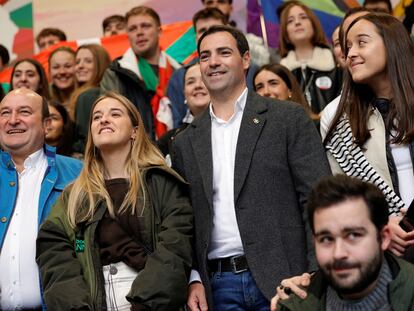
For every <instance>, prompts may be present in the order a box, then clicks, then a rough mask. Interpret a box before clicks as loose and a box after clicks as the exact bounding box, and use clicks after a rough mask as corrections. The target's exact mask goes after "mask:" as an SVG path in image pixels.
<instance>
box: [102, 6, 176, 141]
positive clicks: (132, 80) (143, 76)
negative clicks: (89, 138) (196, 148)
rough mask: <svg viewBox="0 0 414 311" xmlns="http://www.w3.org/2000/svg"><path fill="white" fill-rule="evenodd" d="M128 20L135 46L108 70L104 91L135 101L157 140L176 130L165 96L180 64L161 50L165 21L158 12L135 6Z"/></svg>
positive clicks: (150, 133)
mask: <svg viewBox="0 0 414 311" xmlns="http://www.w3.org/2000/svg"><path fill="white" fill-rule="evenodd" d="M125 20H126V23H127V33H128V39H129V44H130V46H131V47H130V48H129V49H128V50H127V51H126V52H125V54H124V55H123V56H121V57H119V58H117V59H115V60H114V61H113V62H112V63H111V65H110V66H109V68H108V69H107V70H106V72H105V74H104V76H103V78H102V81H101V90H102V91H116V92H118V93H120V94H122V95H124V96H125V97H127V98H128V99H129V100H130V101H132V103H133V104H134V105H135V106H136V107H137V108H138V110H139V112H140V113H141V116H142V119H143V122H144V126H145V129H146V131H147V133H148V134H149V135H150V137H151V138H152V139H154V140H155V139H157V138H159V137H161V136H162V134H164V133H165V132H166V131H167V130H168V129H172V127H173V120H172V112H171V108H170V102H169V100H168V98H166V97H165V95H166V93H167V86H168V81H169V80H170V77H171V75H172V73H173V72H174V70H175V69H178V68H180V64H178V63H177V62H176V61H175V60H174V59H172V58H171V57H169V56H168V55H167V54H166V53H165V52H164V51H162V50H161V49H160V45H159V39H160V35H161V21H160V17H159V15H158V14H157V12H155V10H154V9H152V8H150V7H146V6H137V7H134V8H132V9H131V10H130V11H128V12H127V13H126V16H125Z"/></svg>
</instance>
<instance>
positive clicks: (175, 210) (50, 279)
mask: <svg viewBox="0 0 414 311" xmlns="http://www.w3.org/2000/svg"><path fill="white" fill-rule="evenodd" d="M142 174H143V180H144V181H145V183H146V187H145V188H146V190H147V195H148V197H147V199H146V202H147V203H146V207H145V209H144V213H143V216H142V217H138V216H137V221H138V222H139V226H140V227H139V228H140V231H141V236H142V240H143V243H144V244H145V245H146V246H147V248H148V249H149V250H151V253H150V254H149V255H148V256H147V261H146V264H145V268H144V269H143V270H141V271H140V273H139V274H138V276H137V277H136V279H135V280H134V282H133V284H132V286H131V290H130V292H129V293H128V295H127V299H128V300H129V301H131V302H136V303H138V304H141V305H143V306H145V307H147V308H149V309H150V310H157V311H162V310H168V311H172V310H178V309H180V307H181V306H183V305H184V304H185V302H186V299H187V280H188V276H189V273H190V269H191V265H192V234H193V213H192V208H191V206H190V202H189V198H188V189H187V188H188V185H187V184H186V183H185V182H184V180H183V179H182V178H181V177H180V176H179V175H178V174H176V173H175V172H173V171H172V170H169V169H167V168H165V167H151V168H147V169H144V170H143V171H142ZM69 191H70V188H69V189H66V190H65V191H64V193H63V194H62V196H61V197H60V198H59V200H58V201H57V202H56V204H55V205H54V207H53V209H52V212H51V213H50V215H49V217H48V218H47V220H46V221H45V222H44V223H43V225H42V226H41V228H40V231H39V235H38V238H37V256H36V260H37V263H38V265H39V269H40V273H41V279H42V285H43V290H44V293H43V295H44V300H45V303H46V306H47V308H48V310H60V311H65V310H68V311H69V310H74V309H75V310H76V309H80V308H86V307H87V308H89V310H91V311H101V310H105V290H104V280H103V274H102V267H101V264H100V258H99V249H98V245H97V243H96V241H95V232H96V227H97V225H98V223H99V221H100V219H101V218H102V217H103V215H104V214H105V211H106V204H105V202H104V201H103V200H99V201H98V202H97V209H96V213H95V215H94V217H93V219H92V220H90V221H88V222H85V223H83V224H81V225H79V226H78V227H77V228H76V229H75V230H74V229H73V228H71V226H70V225H69V221H68V217H67V214H66V212H67V200H68V197H69V195H68V194H69Z"/></svg>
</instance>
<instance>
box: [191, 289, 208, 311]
mask: <svg viewBox="0 0 414 311" xmlns="http://www.w3.org/2000/svg"><path fill="white" fill-rule="evenodd" d="M187 307H188V308H189V309H190V311H207V310H208V306H207V300H206V292H205V290H204V286H203V284H201V283H200V282H193V283H191V284H190V286H189V287H188V300H187Z"/></svg>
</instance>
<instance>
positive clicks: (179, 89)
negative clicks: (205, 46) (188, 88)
mask: <svg viewBox="0 0 414 311" xmlns="http://www.w3.org/2000/svg"><path fill="white" fill-rule="evenodd" d="M227 20H228V18H227V17H226V16H225V15H224V14H223V13H222V12H221V11H220V10H219V9H217V8H205V9H203V10H200V11H198V12H197V13H195V14H194V16H193V27H194V31H195V33H196V42H197V41H198V39H199V38H200V37H201V35H202V34H203V33H204V32H206V31H207V30H208V29H209V28H210V27H211V26H216V25H226V24H227ZM197 62H198V57H196V58H194V59H193V60H192V61H191V62H190V63H189V64H188V65H189V66H191V65H192V64H195V63H197ZM185 72H186V68H185V67H183V68H180V69H178V70H176V71H175V72H174V73H173V75H172V76H171V79H170V82H169V84H168V90H167V96H168V98H169V99H170V100H171V109H172V113H173V119H174V128H177V127H179V126H180V125H181V124H182V121H183V118H184V117H185V116H186V115H187V110H188V107H187V105H186V104H185V97H184V76H185Z"/></svg>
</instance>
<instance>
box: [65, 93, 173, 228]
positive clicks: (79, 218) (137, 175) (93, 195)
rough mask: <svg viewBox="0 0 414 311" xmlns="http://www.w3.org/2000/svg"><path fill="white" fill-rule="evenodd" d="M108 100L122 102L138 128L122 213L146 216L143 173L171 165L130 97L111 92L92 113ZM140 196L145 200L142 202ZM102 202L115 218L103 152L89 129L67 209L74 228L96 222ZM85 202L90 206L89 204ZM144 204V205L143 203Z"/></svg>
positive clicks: (128, 168)
mask: <svg viewBox="0 0 414 311" xmlns="http://www.w3.org/2000/svg"><path fill="white" fill-rule="evenodd" d="M106 98H113V99H115V100H117V101H118V102H120V103H121V104H122V105H123V106H124V107H125V108H126V110H127V112H128V116H129V118H130V120H131V122H132V126H133V127H136V129H137V130H136V138H135V140H133V141H132V143H131V150H130V154H129V155H128V157H127V162H126V167H125V169H126V172H127V173H128V175H129V183H130V185H129V186H130V187H129V190H128V192H127V194H126V196H125V198H124V201H123V202H122V204H121V207H120V208H119V211H118V213H119V214H121V213H123V212H130V213H131V214H132V215H134V214H135V213H136V214H137V215H142V212H143V210H144V207H145V203H146V195H145V189H144V186H145V183H144V181H143V180H142V172H141V170H142V169H143V168H145V167H149V166H154V165H161V166H167V165H166V163H165V160H164V158H163V156H162V154H161V153H160V151H159V150H158V149H157V148H156V147H155V146H154V145H153V143H152V142H151V140H150V138H149V137H148V135H147V134H146V132H145V128H144V123H143V122H142V119H141V116H140V114H139V112H138V109H137V108H136V107H135V106H134V105H133V104H132V103H131V102H130V101H129V100H128V99H127V98H125V97H124V96H122V95H119V94H117V93H115V92H108V93H106V94H104V95H102V96H101V97H99V98H98V99H97V100H96V101H95V103H94V104H93V107H92V112H93V110H94V108H95V106H96V105H97V104H98V103H99V102H100V101H102V100H104V99H106ZM92 115H93V113H91V117H90V118H89V129H90V127H91V123H92ZM139 196H141V197H142V198H143V200H138V198H139ZM99 200H103V201H105V203H106V205H107V208H108V211H109V214H110V216H111V217H113V218H114V217H115V210H114V206H113V204H112V201H111V198H110V196H109V193H108V191H107V190H106V187H105V179H104V162H103V159H102V157H101V155H100V152H99V149H98V148H96V147H95V145H94V142H93V139H92V134H91V131H90V130H89V133H88V138H87V143H86V147H85V159H84V165H83V169H82V171H81V173H80V175H79V177H78V178H77V179H76V180H75V181H74V182H73V184H72V186H71V188H70V194H69V201H68V210H67V215H68V218H69V223H70V225H71V226H72V227H73V228H75V227H76V225H77V224H78V223H80V222H84V221H88V220H90V219H92V218H93V216H94V213H95V211H96V208H97V202H98V201H99ZM85 202H86V203H87V204H86V205H85ZM142 202H143V204H141V203H142ZM83 206H84V208H83V209H82V208H81V207H83ZM85 207H86V208H85Z"/></svg>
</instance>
